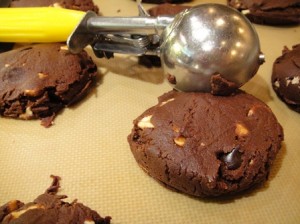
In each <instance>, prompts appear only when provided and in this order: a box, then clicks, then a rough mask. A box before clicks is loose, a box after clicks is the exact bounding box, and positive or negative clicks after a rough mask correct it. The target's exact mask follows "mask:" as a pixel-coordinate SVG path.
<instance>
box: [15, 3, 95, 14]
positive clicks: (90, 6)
mask: <svg viewBox="0 0 300 224" xmlns="http://www.w3.org/2000/svg"><path fill="white" fill-rule="evenodd" d="M43 6H53V7H62V8H66V9H73V10H80V11H89V10H91V11H94V12H96V13H98V12H99V8H98V7H97V6H96V5H95V4H94V2H93V0H80V1H78V0H35V1H28V0H12V2H11V4H10V7H43Z"/></svg>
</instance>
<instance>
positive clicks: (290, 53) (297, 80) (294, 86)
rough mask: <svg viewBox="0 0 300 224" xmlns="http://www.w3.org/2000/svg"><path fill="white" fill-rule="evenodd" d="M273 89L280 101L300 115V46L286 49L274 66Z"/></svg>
mask: <svg viewBox="0 0 300 224" xmlns="http://www.w3.org/2000/svg"><path fill="white" fill-rule="evenodd" d="M272 87H273V89H274V91H275V92H276V94H277V95H278V96H279V97H280V99H281V100H282V101H283V102H285V103H286V104H287V105H288V106H289V107H290V108H291V109H293V110H295V111H297V112H299V113H300V44H298V45H295V46H293V47H292V49H291V50H290V49H288V48H287V47H285V48H284V49H283V51H282V56H280V57H278V58H277V59H276V60H275V62H274V64H273V72H272Z"/></svg>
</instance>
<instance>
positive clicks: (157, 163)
mask: <svg viewBox="0 0 300 224" xmlns="http://www.w3.org/2000/svg"><path fill="white" fill-rule="evenodd" d="M282 140H283V130H282V127H281V126H280V124H279V123H278V122H277V119H276V117H275V116H274V114H273V113H272V111H271V110H270V108H269V107H268V106H267V105H266V104H264V103H263V102H261V101H260V100H258V99H256V98H255V97H253V96H251V95H250V94H247V93H244V92H241V91H238V92H236V94H235V95H231V96H226V97H224V96H213V95H211V94H209V93H192V92H190V93H184V92H176V91H171V92H169V93H166V94H164V95H163V96H161V97H159V102H158V104H157V105H156V106H154V107H151V108H149V109H148V110H146V111H145V112H144V113H143V114H142V115H140V116H139V117H138V118H137V119H136V120H134V127H133V129H132V132H131V134H130V135H129V136H128V142H129V145H130V148H131V151H132V153H133V155H134V157H135V159H136V161H137V163H138V164H139V165H140V166H141V167H142V169H143V170H144V171H146V172H147V173H148V174H149V175H150V176H152V177H153V178H155V179H156V180H158V181H159V182H161V183H163V184H164V185H166V186H167V187H169V188H172V189H176V190H177V191H180V192H183V193H186V194H189V195H192V196H199V197H207V196H220V195H226V194H233V193H236V192H240V191H243V190H246V189H248V188H250V187H252V186H254V185H256V184H258V183H261V182H263V181H265V180H266V179H267V177H268V174H269V171H270V167H271V165H272V163H273V161H274V159H275V156H276V154H277V153H278V151H279V149H280V146H281V141H282Z"/></svg>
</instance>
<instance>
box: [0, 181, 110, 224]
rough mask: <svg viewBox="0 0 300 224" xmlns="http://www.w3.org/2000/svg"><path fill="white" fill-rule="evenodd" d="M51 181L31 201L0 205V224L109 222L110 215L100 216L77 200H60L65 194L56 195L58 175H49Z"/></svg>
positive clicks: (13, 201)
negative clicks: (41, 192)
mask: <svg viewBox="0 0 300 224" xmlns="http://www.w3.org/2000/svg"><path fill="white" fill-rule="evenodd" d="M51 177H52V178H53V182H52V184H51V186H50V187H49V188H48V189H47V190H46V192H45V193H44V194H42V195H40V196H38V197H37V198H36V199H35V200H34V201H33V202H30V203H27V204H24V203H23V202H21V201H19V200H12V201H9V202H8V203H6V204H5V205H3V206H1V207H0V223H1V224H8V223H9V224H21V223H22V224H51V223H53V224H54V223H57V224H59V223H61V224H67V223H72V224H88V223H89V224H109V223H110V220H111V217H109V216H107V217H105V218H102V217H101V216H100V215H99V214H98V213H97V212H96V211H94V210H92V209H90V208H88V207H87V206H85V205H83V204H82V203H79V202H77V200H75V201H73V202H72V203H68V202H65V201H62V199H65V198H67V196H65V195H57V192H58V189H59V187H60V185H59V181H60V177H58V176H51Z"/></svg>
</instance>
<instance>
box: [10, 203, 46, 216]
mask: <svg viewBox="0 0 300 224" xmlns="http://www.w3.org/2000/svg"><path fill="white" fill-rule="evenodd" d="M38 208H41V209H44V207H43V206H42V205H39V204H34V205H32V206H29V207H28V208H26V209H22V210H18V211H14V212H12V213H10V214H11V217H12V219H17V218H19V217H20V216H21V215H23V214H24V213H25V212H27V211H29V210H32V209H38Z"/></svg>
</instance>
